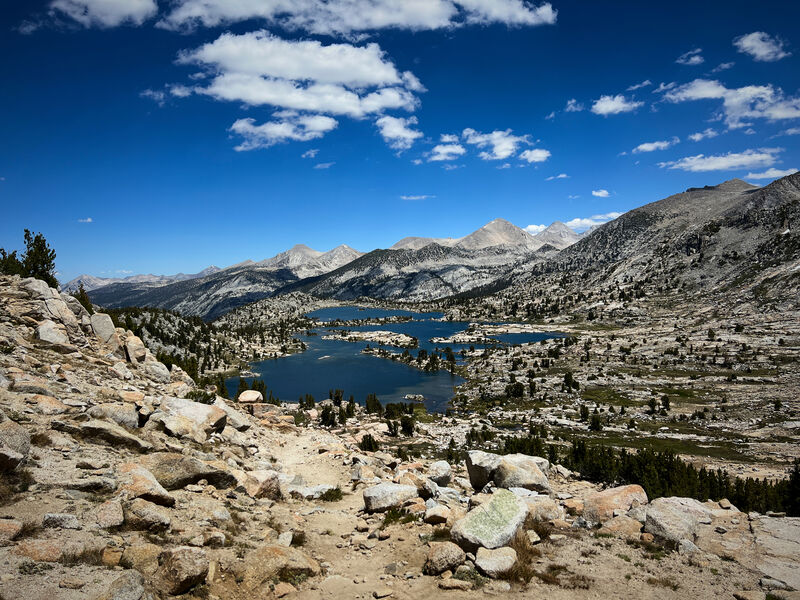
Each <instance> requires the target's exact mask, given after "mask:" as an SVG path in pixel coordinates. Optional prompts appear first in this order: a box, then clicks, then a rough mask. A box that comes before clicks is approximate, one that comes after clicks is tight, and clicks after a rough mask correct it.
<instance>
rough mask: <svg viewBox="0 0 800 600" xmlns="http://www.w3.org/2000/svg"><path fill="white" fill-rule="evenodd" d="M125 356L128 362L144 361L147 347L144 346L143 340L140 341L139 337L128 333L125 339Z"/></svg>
mask: <svg viewBox="0 0 800 600" xmlns="http://www.w3.org/2000/svg"><path fill="white" fill-rule="evenodd" d="M125 357H126V358H127V359H128V362H132V363H140V362H144V359H145V358H146V357H147V349H146V348H145V347H144V342H142V340H141V339H140V338H139V337H137V336H135V335H129V336H128V338H127V339H126V340H125Z"/></svg>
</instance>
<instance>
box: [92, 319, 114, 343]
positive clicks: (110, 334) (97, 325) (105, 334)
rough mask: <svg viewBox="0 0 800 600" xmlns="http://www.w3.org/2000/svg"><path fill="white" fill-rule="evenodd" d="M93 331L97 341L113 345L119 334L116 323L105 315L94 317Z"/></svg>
mask: <svg viewBox="0 0 800 600" xmlns="http://www.w3.org/2000/svg"><path fill="white" fill-rule="evenodd" d="M92 331H94V334H95V336H97V339H99V340H100V341H101V342H103V343H104V344H109V343H112V342H113V341H114V338H115V337H116V333H117V330H116V328H115V327H114V321H112V320H111V317H110V316H108V315H107V314H105V313H94V314H93V315H92Z"/></svg>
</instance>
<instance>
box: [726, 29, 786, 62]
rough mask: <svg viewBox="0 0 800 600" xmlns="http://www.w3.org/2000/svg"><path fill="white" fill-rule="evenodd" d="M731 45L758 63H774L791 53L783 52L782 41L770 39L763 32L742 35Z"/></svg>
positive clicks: (776, 38) (775, 38) (774, 38)
mask: <svg viewBox="0 0 800 600" xmlns="http://www.w3.org/2000/svg"><path fill="white" fill-rule="evenodd" d="M733 45H734V46H736V49H737V50H738V51H739V52H742V53H743V54H749V55H750V56H752V57H753V60H756V61H759V62H775V61H776V60H780V59H782V58H786V57H787V56H791V55H792V53H791V52H787V51H786V50H784V45H785V43H784V41H783V40H781V39H780V38H778V37H772V36H770V35H769V34H767V33H764V32H763V31H754V32H753V33H748V34H746V35H742V36H739V37H737V38H736V39H734V40H733Z"/></svg>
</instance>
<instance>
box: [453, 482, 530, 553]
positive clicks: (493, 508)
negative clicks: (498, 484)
mask: <svg viewBox="0 0 800 600" xmlns="http://www.w3.org/2000/svg"><path fill="white" fill-rule="evenodd" d="M527 516H528V506H527V504H525V501H524V500H523V499H522V498H520V497H519V496H517V495H516V494H514V493H512V492H509V491H508V490H504V489H499V490H496V491H495V492H494V493H493V494H492V495H491V497H490V498H489V500H487V501H486V502H484V503H483V504H481V505H480V506H477V507H476V508H473V509H472V510H471V511H469V512H468V513H467V516H465V517H464V518H463V519H460V520H459V521H456V523H455V525H454V526H453V528H452V530H451V532H450V535H451V537H452V539H453V541H454V542H456V543H457V544H458V545H459V546H461V547H462V548H464V549H465V550H467V551H470V552H473V551H475V550H476V549H478V548H480V547H483V548H490V549H491V548H500V547H502V546H505V545H507V544H508V543H509V542H511V540H512V539H514V536H515V535H516V534H517V531H519V529H520V527H522V525H523V523H525V518H526V517H527Z"/></svg>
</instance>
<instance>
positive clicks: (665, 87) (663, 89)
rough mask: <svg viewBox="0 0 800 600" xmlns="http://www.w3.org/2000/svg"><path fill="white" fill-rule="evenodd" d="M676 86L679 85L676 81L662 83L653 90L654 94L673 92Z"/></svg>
mask: <svg viewBox="0 0 800 600" xmlns="http://www.w3.org/2000/svg"><path fill="white" fill-rule="evenodd" d="M676 85H678V84H677V83H675V82H674V81H670V82H669V83H664V82H663V81H662V82H661V83H659V84H658V87H657V88H656V89H654V90H653V93H654V94H661V93H663V92H666V91H667V90H671V89H672V88H674V87H675V86H676Z"/></svg>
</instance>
